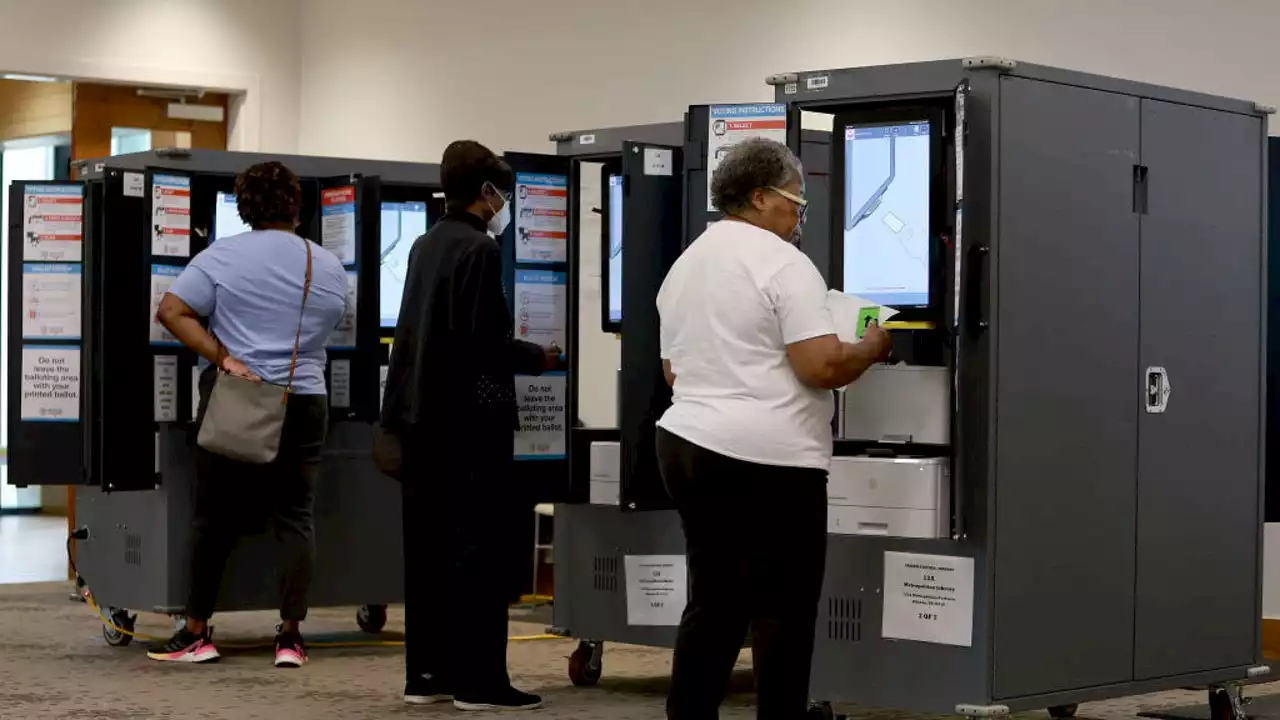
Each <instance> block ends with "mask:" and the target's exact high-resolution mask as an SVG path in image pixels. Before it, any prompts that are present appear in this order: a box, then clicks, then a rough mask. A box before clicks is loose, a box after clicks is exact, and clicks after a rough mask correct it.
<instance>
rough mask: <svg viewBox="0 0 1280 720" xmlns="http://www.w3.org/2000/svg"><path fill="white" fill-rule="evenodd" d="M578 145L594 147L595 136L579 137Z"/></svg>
mask: <svg viewBox="0 0 1280 720" xmlns="http://www.w3.org/2000/svg"><path fill="white" fill-rule="evenodd" d="M578 144H579V145H595V144H596V136H595V135H579V136H578Z"/></svg>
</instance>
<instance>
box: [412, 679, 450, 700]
mask: <svg viewBox="0 0 1280 720" xmlns="http://www.w3.org/2000/svg"><path fill="white" fill-rule="evenodd" d="M452 699H453V689H452V688H450V687H449V686H448V684H447V683H445V682H444V681H442V680H440V679H439V678H435V677H431V676H421V677H417V678H414V679H412V680H410V681H409V682H407V683H405V685H404V702H405V704H406V705H434V704H436V703H443V702H449V701H450V700H452Z"/></svg>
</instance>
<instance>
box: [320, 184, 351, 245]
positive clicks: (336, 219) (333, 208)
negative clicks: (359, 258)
mask: <svg viewBox="0 0 1280 720" xmlns="http://www.w3.org/2000/svg"><path fill="white" fill-rule="evenodd" d="M320 244H321V245H322V246H323V247H324V249H325V250H328V251H329V252H331V253H333V254H334V255H337V256H338V259H339V260H341V261H342V264H343V265H355V264H356V186H355V185H345V186H343V187H336V188H325V189H324V190H321V191H320Z"/></svg>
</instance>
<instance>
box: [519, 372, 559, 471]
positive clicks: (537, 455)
mask: <svg viewBox="0 0 1280 720" xmlns="http://www.w3.org/2000/svg"><path fill="white" fill-rule="evenodd" d="M516 404H517V406H518V407H519V413H520V429H519V430H517V431H516V450H515V459H516V460H559V459H562V458H564V456H565V434H566V433H567V432H568V430H567V426H566V423H565V408H566V398H565V375H564V373H548V374H546V375H542V376H539V377H531V376H527V375H517V376H516Z"/></svg>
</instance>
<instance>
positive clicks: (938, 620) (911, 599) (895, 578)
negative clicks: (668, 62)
mask: <svg viewBox="0 0 1280 720" xmlns="http://www.w3.org/2000/svg"><path fill="white" fill-rule="evenodd" d="M880 637H882V638H885V639H896V640H915V641H917V642H926V643H936V644H939V645H956V646H959V647H971V646H972V645H973V558H968V557H955V556H951V555H917V554H914V553H900V552H886V553H885V554H884V615H883V618H882V621H881V625H880Z"/></svg>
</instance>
